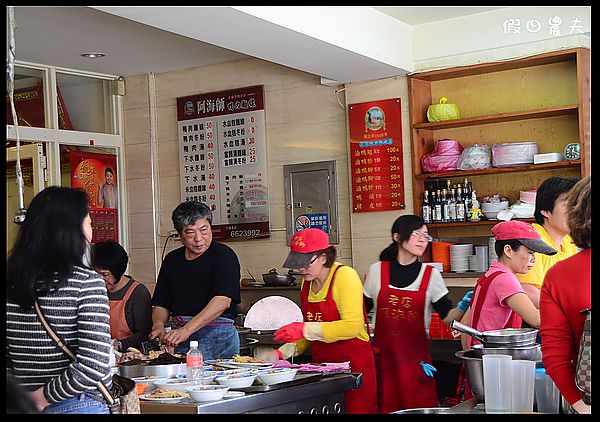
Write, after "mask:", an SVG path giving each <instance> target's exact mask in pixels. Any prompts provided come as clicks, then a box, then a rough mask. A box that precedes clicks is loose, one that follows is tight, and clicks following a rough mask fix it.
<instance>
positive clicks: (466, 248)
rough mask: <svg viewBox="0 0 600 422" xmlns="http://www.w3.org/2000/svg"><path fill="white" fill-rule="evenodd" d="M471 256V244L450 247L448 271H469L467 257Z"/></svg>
mask: <svg viewBox="0 0 600 422" xmlns="http://www.w3.org/2000/svg"><path fill="white" fill-rule="evenodd" d="M471 255H473V244H472V243H464V244H458V245H450V271H452V272H455V273H464V272H467V271H469V256H471Z"/></svg>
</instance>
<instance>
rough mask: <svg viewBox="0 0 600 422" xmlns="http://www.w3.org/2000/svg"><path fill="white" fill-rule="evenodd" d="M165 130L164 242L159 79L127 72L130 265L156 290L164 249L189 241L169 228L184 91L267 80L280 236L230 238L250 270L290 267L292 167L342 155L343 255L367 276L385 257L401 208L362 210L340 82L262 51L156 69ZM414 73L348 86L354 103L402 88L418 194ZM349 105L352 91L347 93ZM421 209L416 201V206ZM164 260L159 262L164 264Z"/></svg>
mask: <svg viewBox="0 0 600 422" xmlns="http://www.w3.org/2000/svg"><path fill="white" fill-rule="evenodd" d="M154 76H155V89H156V116H157V118H156V137H157V149H158V166H157V168H155V169H154V185H155V187H154V193H155V195H156V197H157V209H156V229H157V230H156V233H155V235H156V243H157V244H156V246H154V238H155V236H154V233H153V227H154V226H153V222H152V194H153V192H152V183H151V182H152V167H151V160H150V139H151V133H150V125H149V118H150V106H149V94H148V84H149V81H150V80H151V78H149V77H148V76H147V75H138V76H134V77H130V78H127V80H126V84H127V95H126V96H125V102H124V105H125V136H124V138H125V148H124V155H125V157H124V158H125V167H126V170H125V173H126V186H127V196H128V204H129V215H128V220H129V227H128V230H129V239H130V246H129V253H130V256H131V261H130V268H129V271H130V273H131V274H132V275H134V276H135V277H136V278H138V279H140V280H142V281H144V282H145V283H147V284H148V287H149V288H150V290H151V291H152V290H153V287H154V286H153V284H154V282H155V280H156V276H157V274H158V270H159V267H160V262H161V258H162V254H163V248H165V253H166V252H168V251H170V250H172V249H174V248H176V247H178V246H180V243H179V242H178V241H173V240H169V241H168V242H167V243H166V245H165V242H166V236H167V235H168V233H169V232H170V231H171V230H172V229H173V227H172V223H171V218H170V216H171V211H172V210H173V208H175V207H176V206H177V204H178V203H179V202H180V197H179V196H180V193H179V192H180V190H179V149H178V148H179V147H178V139H177V115H176V108H175V107H176V98H177V97H181V96H186V95H193V94H198V93H202V92H211V91H219V90H225V89H232V88H238V87H243V86H250V85H264V86H265V103H266V128H267V135H266V138H267V156H268V162H269V167H268V184H269V199H270V207H271V208H270V215H271V219H270V224H271V229H272V233H271V238H270V239H264V240H255V241H244V242H229V243H228V245H230V246H231V247H232V248H233V249H234V250H235V252H236V253H237V255H238V257H239V259H240V263H241V267H242V277H245V276H248V272H247V271H250V272H251V273H252V274H253V275H254V276H255V277H257V278H258V277H260V275H261V274H262V273H264V272H266V271H267V270H269V269H270V268H272V267H275V268H277V269H278V270H280V271H282V270H283V269H282V268H281V264H282V263H283V261H284V260H285V257H286V255H287V251H288V247H287V245H286V233H285V219H284V217H285V214H284V211H285V204H284V201H285V199H284V198H285V194H284V183H283V166H284V165H286V164H297V163H305V162H313V161H324V160H336V165H337V170H338V180H337V182H338V193H339V198H338V208H339V218H340V239H341V241H340V244H339V245H338V251H339V252H340V253H341V259H340V260H341V261H342V262H344V263H346V264H349V265H353V264H354V265H355V268H356V269H357V270H358V271H359V273H360V274H361V275H362V274H364V273H365V272H366V271H367V269H368V265H369V264H370V263H371V262H373V261H376V260H377V256H378V253H379V251H380V250H381V249H382V248H383V247H385V246H386V245H387V243H388V240H389V229H390V227H391V224H392V222H393V220H394V219H395V218H396V217H397V216H398V215H399V213H398V212H382V213H365V214H352V213H351V212H350V210H351V208H350V207H351V203H350V201H351V195H350V192H349V189H350V187H349V186H350V185H349V178H348V148H347V145H348V142H347V128H346V111H345V110H344V109H343V108H342V107H341V106H340V105H339V104H338V100H337V99H336V96H335V88H332V87H327V86H323V85H321V84H320V79H319V77H317V76H315V75H311V74H308V73H305V72H301V71H297V70H294V69H290V68H288V67H284V66H280V65H277V64H274V63H270V62H266V61H263V60H259V59H254V58H251V59H243V60H238V61H234V62H230V63H225V64H222V65H216V66H208V67H201V68H191V69H184V70H178V71H173V72H168V73H161V74H156V75H154ZM406 95H407V84H406V78H399V79H394V78H392V79H386V80H381V81H372V82H366V83H361V84H350V85H348V86H347V87H346V90H345V96H346V100H347V102H348V103H356V102H363V101H372V100H377V99H386V98H392V97H397V96H400V97H401V98H402V110H403V112H402V119H403V133H404V142H403V143H404V154H405V161H404V162H405V167H406V169H405V179H406V182H405V183H406V184H407V189H406V192H405V195H406V198H410V195H411V192H410V159H409V154H410V150H409V142H408V141H409V139H408V137H409V133H410V132H409V129H408V111H407V105H408V100H407V97H406ZM339 98H340V101H341V102H342V104H344V101H345V100H344V94H343V93H340V94H339ZM409 208H411V205H409ZM155 262H157V265H155Z"/></svg>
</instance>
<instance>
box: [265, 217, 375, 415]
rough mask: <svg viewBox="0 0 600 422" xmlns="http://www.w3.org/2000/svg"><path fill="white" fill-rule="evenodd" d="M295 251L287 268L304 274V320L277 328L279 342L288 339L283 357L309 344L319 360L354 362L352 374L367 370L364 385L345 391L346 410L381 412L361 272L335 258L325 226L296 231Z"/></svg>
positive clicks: (281, 350)
mask: <svg viewBox="0 0 600 422" xmlns="http://www.w3.org/2000/svg"><path fill="white" fill-rule="evenodd" d="M290 249H291V252H290V253H289V255H288V257H287V259H286V261H285V263H284V264H283V266H284V267H285V268H293V269H298V270H299V271H300V273H301V274H302V275H303V279H302V286H301V291H300V304H301V305H300V307H301V309H302V314H303V316H304V322H293V323H291V324H288V325H285V326H283V327H281V328H280V329H279V330H277V332H276V333H275V337H274V339H275V341H280V342H286V344H284V345H283V346H281V347H280V348H279V350H278V352H279V353H278V354H279V358H280V359H283V358H285V359H287V358H289V357H291V356H292V355H299V354H301V353H303V352H304V350H306V348H307V347H308V346H309V345H310V347H311V352H312V361H313V362H314V363H323V362H346V361H349V362H350V368H351V370H352V372H360V373H362V386H361V387H359V388H357V389H354V390H347V391H346V392H345V394H344V399H345V408H346V409H345V410H346V413H377V381H376V378H375V361H374V359H373V352H372V350H371V345H370V338H369V334H368V333H367V330H366V328H365V323H366V314H365V311H364V309H365V308H364V304H363V295H362V282H361V280H360V277H359V275H358V273H357V272H356V270H354V269H353V268H352V267H349V266H346V265H342V264H340V263H339V262H336V261H335V258H336V249H335V247H334V246H330V245H329V236H328V235H327V233H325V232H324V231H322V230H320V229H304V230H300V231H298V232H296V233H295V234H294V236H293V237H292V240H291V245H290Z"/></svg>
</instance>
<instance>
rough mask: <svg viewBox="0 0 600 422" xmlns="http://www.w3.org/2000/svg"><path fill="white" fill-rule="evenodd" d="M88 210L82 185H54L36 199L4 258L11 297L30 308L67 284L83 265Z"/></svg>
mask: <svg viewBox="0 0 600 422" xmlns="http://www.w3.org/2000/svg"><path fill="white" fill-rule="evenodd" d="M88 213H89V203H88V198H87V195H86V193H85V192H84V191H82V190H79V189H72V188H65V187H59V186H50V187H48V188H46V189H44V190H42V191H41V192H40V193H38V194H37V195H36V196H35V197H34V198H33V200H32V201H31V203H30V204H29V208H28V210H27V214H26V216H25V221H24V222H23V224H22V225H21V226H20V227H19V232H18V234H17V239H16V241H15V244H14V247H13V248H12V250H11V251H10V254H9V256H8V258H7V262H6V264H7V265H6V267H7V268H6V280H7V283H6V285H7V287H6V288H7V292H6V294H7V297H8V298H10V299H11V300H13V301H14V302H16V303H18V304H19V305H20V306H21V307H22V308H30V307H32V306H33V303H34V302H35V300H36V299H37V298H38V297H40V296H44V295H46V294H47V293H49V292H51V291H54V290H56V289H58V288H59V287H61V286H62V285H64V284H65V283H66V281H67V279H68V277H69V275H70V274H71V272H72V271H73V267H74V266H76V265H78V266H85V265H84V263H83V257H84V254H85V253H86V251H87V248H88V247H89V242H88V241H87V239H86V238H85V234H84V231H83V220H84V219H85V217H86V216H87V215H88Z"/></svg>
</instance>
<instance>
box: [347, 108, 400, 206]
mask: <svg viewBox="0 0 600 422" xmlns="http://www.w3.org/2000/svg"><path fill="white" fill-rule="evenodd" d="M348 122H349V127H350V154H351V156H350V162H351V172H352V205H353V206H352V211H353V212H371V211H388V210H399V209H404V207H405V203H404V166H403V164H402V121H401V118H400V98H392V99H389V100H381V101H372V102H368V103H357V104H350V106H349V110H348Z"/></svg>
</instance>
